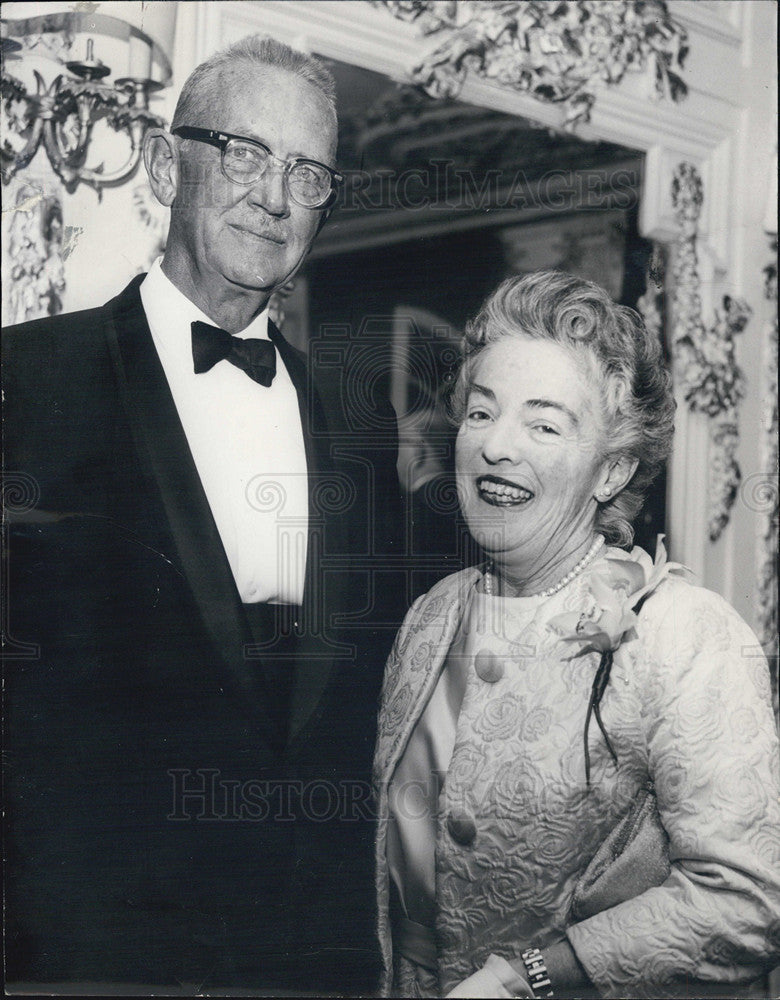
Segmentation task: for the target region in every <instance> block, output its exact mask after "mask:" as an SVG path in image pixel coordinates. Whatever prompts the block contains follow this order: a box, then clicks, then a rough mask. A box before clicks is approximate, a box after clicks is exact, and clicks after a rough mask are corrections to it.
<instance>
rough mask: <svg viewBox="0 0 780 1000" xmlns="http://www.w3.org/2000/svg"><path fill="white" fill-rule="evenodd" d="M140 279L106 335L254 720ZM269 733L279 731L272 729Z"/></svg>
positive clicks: (239, 619) (218, 564)
mask: <svg viewBox="0 0 780 1000" xmlns="http://www.w3.org/2000/svg"><path fill="white" fill-rule="evenodd" d="M141 280H142V278H141V277H139V278H137V279H135V280H134V282H133V283H132V284H131V285H130V286H128V288H127V289H126V290H125V291H124V292H123V293H122V294H121V295H120V296H118V297H117V298H116V299H114V300H113V302H111V303H109V305H108V307H107V309H108V310H109V318H108V321H107V324H106V334H107V339H108V344H109V350H110V352H111V354H112V359H113V363H114V368H115V371H116V374H117V379H118V383H119V385H120V389H121V393H122V396H123V403H124V407H125V410H126V413H127V415H128V418H129V421H130V424H131V427H132V430H133V436H134V440H135V442H136V448H137V450H138V454H139V457H140V459H141V464H142V467H143V468H144V469H145V470H146V474H147V478H148V480H149V488H150V489H155V488H156V489H157V490H158V491H159V495H160V498H161V500H162V504H163V507H164V509H165V512H166V514H167V517H168V522H169V527H170V531H171V535H172V537H173V541H174V546H175V551H176V553H177V555H178V559H179V563H180V566H181V568H182V570H183V573H184V576H185V577H186V580H187V582H188V584H189V586H190V589H191V591H192V594H193V597H194V599H195V602H196V604H197V606H198V608H199V610H200V614H201V617H202V619H203V623H204V625H205V628H206V631H207V632H208V634H209V636H210V638H211V641H212V643H213V645H214V648H215V650H216V651H217V655H218V656H220V657H221V659H222V661H223V662H224V664H225V665H226V666H227V668H228V671H229V674H230V675H232V678H233V681H234V684H235V685H237V687H238V689H239V692H240V694H241V696H242V698H243V699H246V704H247V708H248V710H249V711H250V713H255V712H256V710H257V709H258V708H259V709H260V712H261V716H264V718H263V720H262V721H263V722H264V723H265V722H267V724H268V726H269V727H270V726H272V723H271V720H270V717H269V716H267V714H266V713H265V705H264V698H263V696H262V691H261V690H260V688H259V685H258V682H257V678H256V673H255V672H254V671H253V670H252V669H251V667H250V665H249V663H248V662H247V659H246V657H245V655H244V650H245V646H246V645H247V644H249V643H251V641H252V640H251V635H250V632H249V629H248V625H247V622H246V617H245V615H244V613H243V607H242V605H241V601H240V598H239V595H238V592H237V590H236V587H235V583H234V580H233V575H232V572H231V570H230V564H229V562H228V560H227V556H226V555H225V550H224V547H223V545H222V542H221V539H220V537H219V532H218V530H217V527H216V524H215V522H214V518H213V515H212V513H211V508H210V507H209V504H208V500H207V499H206V494H205V492H204V490H203V486H202V484H201V481H200V477H199V476H198V473H197V469H196V467H195V463H194V461H193V459H192V455H191V453H190V449H189V445H188V443H187V438H186V435H185V434H184V430H183V428H182V426H181V422H180V420H179V415H178V412H177V410H176V406H175V404H174V402H173V398H172V396H171V393H170V390H169V388H168V383H167V380H166V377H165V373H164V371H163V368H162V365H161V363H160V360H159V358H158V356H157V351H156V350H155V347H154V343H153V341H152V337H151V333H150V330H149V325H148V323H147V320H146V315H145V313H144V309H143V305H142V302H141V296H140V293H139V291H138V288H139V285H140V282H141ZM269 731H272V730H270V729H269Z"/></svg>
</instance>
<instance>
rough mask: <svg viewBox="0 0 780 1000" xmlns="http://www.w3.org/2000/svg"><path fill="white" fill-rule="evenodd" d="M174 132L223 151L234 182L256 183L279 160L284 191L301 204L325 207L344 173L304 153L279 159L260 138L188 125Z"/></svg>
mask: <svg viewBox="0 0 780 1000" xmlns="http://www.w3.org/2000/svg"><path fill="white" fill-rule="evenodd" d="M173 135H178V136H179V137H180V138H182V139H194V140H195V141H196V142H206V143H208V144H209V145H211V146H216V147H217V149H219V150H220V151H221V154H222V173H223V174H224V175H225V177H227V179H228V180H230V181H234V182H235V183H236V184H256V183H257V181H259V180H261V179H262V177H263V176H264V175H265V173H266V171H267V170H268V165H269V164H270V163H271V161H274V162H275V163H279V164H281V165H282V167H283V168H284V183H285V186H286V189H287V193H288V194H289V196H290V197H291V198H292V200H293V201H294V202H295V203H296V204H297V205H301V206H302V207H303V208H325V207H326V206H327V205H329V204H330V203H331V202H332V201H333V199H334V198H335V196H336V191H337V190H338V185H339V184H340V183H341V182H342V181H343V180H344V175H343V174H340V173H339V172H338V171H337V170H333V169H331V167H326V166H325V164H324V163H318V161H317V160H307V159H304V158H303V157H294V158H293V159H291V160H281V159H279V157H278V156H274V154H273V153H272V152H271V150H270V149H269V148H268V147H267V146H264V145H263V143H262V142H257V140H256V139H246V138H245V137H244V136H241V135H231V134H230V133H229V132H215V131H214V130H213V129H208V128H196V127H194V126H190V125H180V126H179V128H175V129H173Z"/></svg>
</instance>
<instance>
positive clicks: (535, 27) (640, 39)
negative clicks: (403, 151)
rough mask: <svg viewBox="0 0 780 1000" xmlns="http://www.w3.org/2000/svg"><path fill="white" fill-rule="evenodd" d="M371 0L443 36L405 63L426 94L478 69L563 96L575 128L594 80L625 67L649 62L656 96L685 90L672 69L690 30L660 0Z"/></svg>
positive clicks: (615, 79) (548, 99)
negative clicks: (571, 0)
mask: <svg viewBox="0 0 780 1000" xmlns="http://www.w3.org/2000/svg"><path fill="white" fill-rule="evenodd" d="M371 3H373V4H374V5H375V6H377V7H384V8H386V9H387V11H388V12H389V13H390V14H392V16H393V17H395V18H397V19H398V20H401V21H412V22H414V23H416V24H417V25H418V26H419V27H420V30H421V31H422V34H423V35H426V36H431V35H434V36H436V40H437V41H439V42H440V44H439V45H438V47H437V48H436V49H435V50H434V51H432V52H429V53H427V54H426V55H425V57H424V58H423V59H422V61H420V62H419V63H418V64H417V65H416V66H415V67H414V68H413V69H412V71H411V76H412V79H413V80H414V81H415V82H416V83H419V84H420V85H421V86H423V87H424V89H425V90H426V91H427V93H428V94H430V95H431V96H432V97H437V98H440V97H450V98H453V97H458V96H459V94H460V92H461V89H462V87H463V83H464V81H465V79H466V75H467V74H468V73H475V74H476V75H478V76H481V77H484V78H487V79H494V80H497V81H498V82H499V83H500V84H502V85H503V86H505V87H508V88H510V89H512V90H518V91H520V92H524V93H530V94H532V95H533V96H534V97H535V98H536V100H538V101H540V102H543V103H550V104H562V105H563V106H564V107H565V110H566V115H565V119H564V122H563V126H564V128H566V129H571V128H573V127H574V126H575V125H576V124H577V123H578V122H580V121H588V120H589V118H590V112H591V108H592V107H593V104H594V103H595V101H596V94H595V92H594V91H595V89H597V87H598V85H600V84H607V85H608V86H611V85H613V84H617V83H620V81H621V80H622V79H623V77H624V76H625V74H626V72H628V71H629V70H636V69H643V68H644V67H645V66H646V65H648V64H650V65H652V67H653V70H654V80H655V92H656V95H657V96H659V97H660V96H664V95H666V94H668V95H669V96H670V97H671V98H672V100H673V101H678V100H680V99H681V98H682V97H684V96H685V95H686V93H687V86H686V84H685V82H684V81H683V80H682V78H681V77H680V76H679V75H678V73H676V72H675V69H676V68H682V66H683V64H684V61H685V56H686V54H687V52H688V46H687V35H686V32H685V30H684V29H683V28H682V26H681V25H679V24H678V23H677V22H676V21H674V20H673V19H672V18H671V17H670V15H669V11H668V8H667V5H666V3H665V2H664V0H652V2H647V0H580V2H579V3H577V4H551V3H548V2H546V0H541V2H540V0H515V2H514V3H507V2H506V0H499V2H495V0H489V2H486V0H459V2H450V3H441V2H437V0H371ZM673 67H674V68H673Z"/></svg>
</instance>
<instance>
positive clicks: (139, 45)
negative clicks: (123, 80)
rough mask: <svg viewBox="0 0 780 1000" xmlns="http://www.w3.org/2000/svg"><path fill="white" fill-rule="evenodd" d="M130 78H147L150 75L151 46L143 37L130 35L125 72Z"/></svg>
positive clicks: (149, 77)
mask: <svg viewBox="0 0 780 1000" xmlns="http://www.w3.org/2000/svg"><path fill="white" fill-rule="evenodd" d="M127 75H128V76H129V77H130V78H131V79H132V80H149V79H151V76H152V47H151V45H150V44H149V43H148V42H147V41H146V40H145V39H143V38H139V37H138V36H137V35H134V34H132V33H131V35H130V64H129V70H128V74H127Z"/></svg>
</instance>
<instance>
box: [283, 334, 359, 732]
mask: <svg viewBox="0 0 780 1000" xmlns="http://www.w3.org/2000/svg"><path fill="white" fill-rule="evenodd" d="M268 334H269V336H270V338H271V340H272V341H273V343H274V345H275V346H276V349H277V350H278V352H279V356H280V358H281V359H282V361H283V362H284V365H285V367H286V369H287V371H288V373H289V375H290V380H291V381H292V383H293V385H294V386H295V391H296V393H297V394H298V408H299V411H300V415H301V426H302V429H303V442H304V448H305V451H306V467H307V470H308V478H309V538H308V545H307V551H306V579H305V582H304V591H303V616H302V617H303V633H304V634H303V636H302V638H301V643H300V646H301V653H300V656H298V657H297V662H296V669H295V679H294V682H293V691H292V700H291V705H290V741H291V742H293V741H294V739H295V737H296V736H297V735H298V734H299V733H300V731H301V729H302V728H303V726H304V725H305V724H306V722H307V721H308V719H309V718H310V716H311V715H312V713H313V712H314V710H315V708H316V707H317V704H318V702H319V701H320V698H321V697H322V694H323V692H324V690H325V688H326V687H327V684H328V680H329V679H330V676H331V674H332V671H333V665H334V659H335V658H336V656H337V655H339V654H341V655H348V654H349V652H350V647H348V646H339V645H336V644H334V643H333V642H332V641H329V640H328V638H327V634H332V632H333V631H334V630H333V629H332V628H331V625H330V621H329V617H330V615H331V614H332V613H333V611H334V609H336V608H339V607H343V600H342V598H343V594H344V593H345V585H346V578H345V575H344V573H343V571H342V572H338V573H335V572H334V573H330V574H328V573H326V572H325V569H324V565H323V562H324V557H325V556H326V552H325V551H324V548H325V545H327V550H328V552H337V553H343V552H346V551H347V549H346V544H345V540H346V530H345V520H346V519H345V518H343V517H341V518H339V517H327V504H325V503H323V502H322V501H323V497H324V496H326V491H327V486H328V484H329V483H330V486H331V487H333V486H334V485H335V469H334V463H333V456H332V453H331V444H332V428H331V427H329V425H328V422H327V418H326V415H325V409H324V407H323V405H322V399H321V397H320V393H319V391H318V388H317V385H316V381H315V379H314V378H312V374H311V371H310V370H309V368H308V367H307V364H306V361H305V360H304V358H303V356H302V355H301V354H299V352H298V351H296V350H295V349H294V348H293V347H291V346H290V345H289V344H288V343H287V341H286V340H285V339H284V337H283V336H282V334H281V333H280V332H279V330H278V329H277V328H276V327H275V326H274V324H273V323H271V322H269V324H268Z"/></svg>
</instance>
